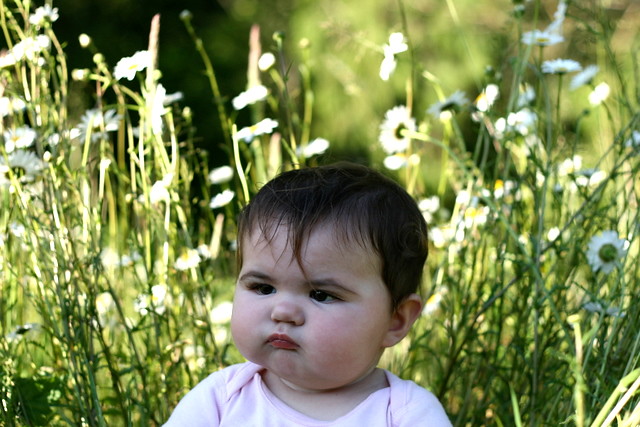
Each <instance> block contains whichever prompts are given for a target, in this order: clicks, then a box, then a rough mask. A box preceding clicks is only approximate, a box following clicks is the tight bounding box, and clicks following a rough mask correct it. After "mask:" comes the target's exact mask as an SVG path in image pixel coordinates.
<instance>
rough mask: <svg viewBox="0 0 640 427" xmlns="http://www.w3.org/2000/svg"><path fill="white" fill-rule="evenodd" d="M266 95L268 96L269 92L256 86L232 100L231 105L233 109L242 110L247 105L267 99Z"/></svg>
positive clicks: (261, 86)
mask: <svg viewBox="0 0 640 427" xmlns="http://www.w3.org/2000/svg"><path fill="white" fill-rule="evenodd" d="M267 95H269V90H268V89H267V88H266V87H265V86H263V85H257V86H254V87H252V88H249V89H247V90H246V91H244V92H242V93H241V94H240V95H238V96H236V97H235V98H233V100H232V101H231V103H232V104H233V108H234V109H236V110H242V109H243V108H244V107H246V106H247V105H252V104H255V103H256V102H259V101H264V100H265V99H267Z"/></svg>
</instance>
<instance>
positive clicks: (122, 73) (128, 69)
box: [113, 50, 151, 80]
mask: <svg viewBox="0 0 640 427" xmlns="http://www.w3.org/2000/svg"><path fill="white" fill-rule="evenodd" d="M149 66H151V52H149V51H148V50H139V51H138V52H136V53H134V54H133V56H128V57H125V58H122V59H120V60H119V61H118V63H117V64H116V68H115V69H114V70H113V77H115V78H116V80H122V79H123V78H126V79H127V80H133V78H134V77H135V76H136V73H137V72H138V71H142V70H144V69H145V68H147V67H149Z"/></svg>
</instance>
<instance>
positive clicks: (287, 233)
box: [239, 221, 379, 257]
mask: <svg viewBox="0 0 640 427" xmlns="http://www.w3.org/2000/svg"><path fill="white" fill-rule="evenodd" d="M239 237H240V238H241V239H242V240H243V243H244V244H251V245H268V246H278V247H279V248H280V249H281V250H282V251H286V250H287V249H290V250H292V251H293V253H294V255H295V256H296V257H301V256H303V255H304V253H305V252H306V251H308V250H309V249H310V247H309V245H313V246H314V248H313V249H315V247H317V246H321V247H324V248H326V249H331V250H338V251H345V252H354V251H357V252H360V251H362V252H363V255H365V254H367V255H375V256H376V257H377V256H378V255H379V254H378V252H377V251H376V250H375V249H374V245H373V242H372V240H371V238H370V237H369V236H367V235H366V234H365V233H363V232H361V230H359V229H358V228H357V227H352V226H348V225H347V224H343V223H339V222H335V221H323V222H321V223H318V224H314V225H313V226H308V227H305V228H296V227H293V226H290V225H289V224H287V223H285V222H278V221H265V222H262V223H260V224H254V225H253V226H252V227H251V228H248V229H247V230H246V232H245V235H244V236H239Z"/></svg>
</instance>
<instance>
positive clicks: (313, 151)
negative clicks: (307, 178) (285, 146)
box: [296, 138, 329, 159]
mask: <svg viewBox="0 0 640 427" xmlns="http://www.w3.org/2000/svg"><path fill="white" fill-rule="evenodd" d="M328 149H329V141H327V140H326V139H324V138H316V139H314V140H312V141H309V143H308V144H307V145H305V146H304V147H298V149H297V150H296V154H297V155H298V156H302V157H304V158H306V159H308V158H309V157H313V156H317V155H319V154H322V153H324V152H325V151H327V150H328Z"/></svg>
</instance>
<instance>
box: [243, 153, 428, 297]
mask: <svg viewBox="0 0 640 427" xmlns="http://www.w3.org/2000/svg"><path fill="white" fill-rule="evenodd" d="M322 225H330V226H332V227H334V229H335V234H336V238H338V239H340V240H342V243H345V244H346V243H349V244H353V243H357V244H359V245H361V246H362V247H363V248H365V249H373V251H374V252H375V253H376V254H377V255H378V256H379V257H380V261H381V266H382V271H381V276H382V280H383V281H384V283H385V285H386V286H387V288H388V290H389V293H390V295H391V301H392V305H393V306H392V309H395V308H396V307H397V306H398V304H399V303H400V302H401V301H402V300H403V299H404V298H406V297H407V296H409V295H410V294H412V293H415V292H417V290H418V289H419V287H420V283H421V281H422V271H423V268H424V263H425V261H426V259H427V251H428V250H427V224H426V222H425V220H424V217H423V216H422V214H421V212H420V210H419V209H418V206H417V204H416V202H415V200H413V198H411V196H410V195H409V194H408V193H407V192H406V191H405V190H404V189H403V188H402V187H401V186H400V185H398V184H397V183H396V182H394V181H393V180H391V179H390V178H387V177H385V176H384V175H382V174H381V173H379V172H377V171H375V170H373V169H370V168H368V167H365V166H361V165H357V164H353V163H347V162H340V163H336V164H332V165H327V166H320V167H315V168H306V169H299V170H291V171H288V172H284V173H282V174H280V175H279V176H277V177H276V178H274V179H273V180H271V181H269V182H268V183H267V184H265V185H264V186H263V187H262V188H261V189H260V190H259V191H258V193H257V194H256V195H255V196H254V197H253V199H252V200H251V202H250V203H249V204H248V205H247V206H246V207H245V208H244V209H243V211H242V212H241V214H240V217H239V220H238V266H239V268H240V267H241V266H242V253H243V251H242V246H243V241H244V240H245V239H246V238H247V237H248V236H249V234H250V233H252V232H254V231H258V230H259V231H260V232H261V233H262V234H263V236H264V237H265V238H266V239H271V238H273V236H274V235H275V233H276V231H277V230H278V228H279V227H280V226H285V227H286V228H287V229H288V233H289V235H288V244H289V245H290V247H291V248H292V251H293V254H294V256H295V257H296V259H297V260H298V262H300V261H301V256H302V255H301V254H302V251H303V248H304V244H305V242H306V241H307V239H308V237H309V235H310V234H311V232H312V231H313V230H314V229H315V228H316V227H318V226H322Z"/></svg>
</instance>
